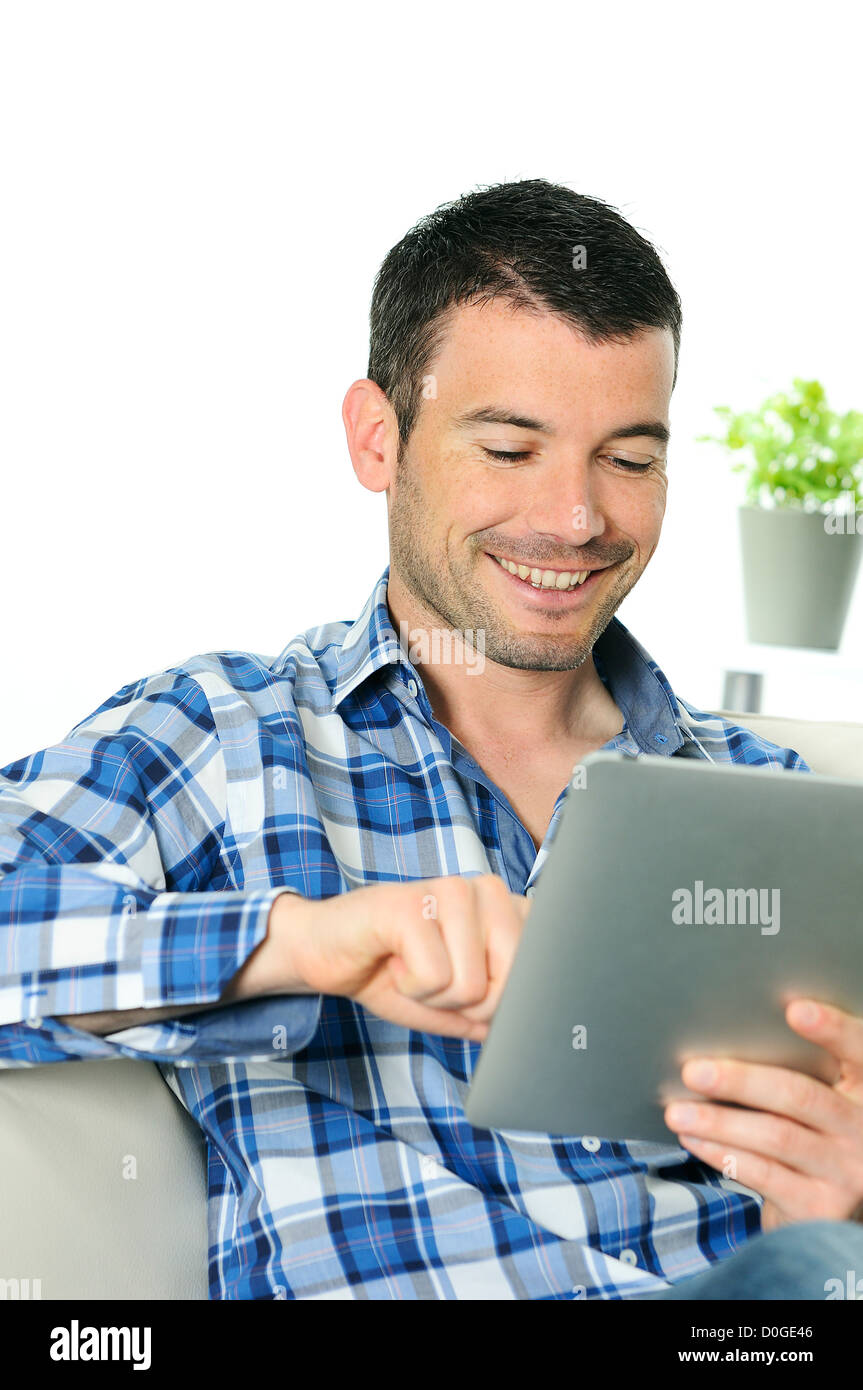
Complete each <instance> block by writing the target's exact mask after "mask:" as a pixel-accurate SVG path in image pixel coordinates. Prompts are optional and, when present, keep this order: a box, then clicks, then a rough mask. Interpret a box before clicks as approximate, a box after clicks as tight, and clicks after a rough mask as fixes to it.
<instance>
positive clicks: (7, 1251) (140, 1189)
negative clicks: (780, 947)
mask: <svg viewBox="0 0 863 1390" xmlns="http://www.w3.org/2000/svg"><path fill="white" fill-rule="evenodd" d="M721 713H722V714H723V715H725V717H726V718H729V719H733V720H734V722H735V723H738V724H743V725H745V726H746V727H748V728H750V729H753V730H754V731H755V732H756V733H759V734H761V735H763V736H764V737H765V738H768V739H770V740H771V741H772V742H774V743H778V744H780V745H782V746H783V747H790V748H794V749H796V750H797V752H799V753H800V754H801V755H802V757H803V758H805V759H806V761H807V762H808V763H809V765H810V767H812V769H813V771H815V772H821V773H828V774H831V775H834V776H839V777H851V778H855V779H860V780H863V724H846V723H820V722H816V721H810V720H795V719H783V718H775V717H770V716H767V715H755V714H743V713H739V712H734V711H727V710H723V711H721ZM130 1158H132V1159H134V1168H135V1176H134V1177H133V1178H132V1177H128V1178H125V1179H124V1178H122V1177H121V1176H118V1175H121V1174H122V1172H123V1171H124V1167H123V1165H124V1164H125V1165H126V1168H127V1170H128V1169H129V1159H130ZM0 1193H2V1197H0V1203H2V1206H0V1212H2V1215H0V1297H4V1296H5V1297H6V1298H19V1299H20V1298H34V1297H37V1298H42V1299H59V1298H74V1299H75V1300H79V1299H100V1298H107V1299H137V1298H140V1299H206V1298H207V1297H208V1288H207V1282H208V1281H207V1196H206V1145H205V1141H204V1137H203V1134H202V1132H201V1131H200V1129H199V1128H198V1126H197V1125H196V1124H195V1122H194V1121H193V1120H192V1119H191V1118H190V1117H189V1115H188V1114H187V1113H186V1111H185V1110H184V1109H183V1107H182V1106H181V1105H180V1103H179V1102H178V1101H177V1099H176V1098H175V1096H174V1094H173V1092H172V1091H171V1090H170V1089H169V1088H168V1086H167V1085H166V1084H165V1081H164V1079H163V1077H162V1075H161V1072H160V1071H159V1070H158V1068H157V1067H156V1066H155V1064H154V1063H152V1062H136V1061H132V1060H130V1059H126V1058H120V1059H112V1060H110V1061H90V1062H62V1063H55V1064H53V1065H50V1066H38V1067H24V1068H7V1069H3V1070H0Z"/></svg>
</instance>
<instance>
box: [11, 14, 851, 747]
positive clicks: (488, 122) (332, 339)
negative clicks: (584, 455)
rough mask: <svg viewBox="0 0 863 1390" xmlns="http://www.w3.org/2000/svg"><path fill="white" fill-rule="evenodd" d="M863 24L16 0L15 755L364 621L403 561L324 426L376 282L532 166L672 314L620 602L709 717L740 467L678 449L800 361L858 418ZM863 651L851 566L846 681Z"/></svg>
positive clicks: (728, 600) (726, 629) (732, 571)
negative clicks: (383, 269) (103, 708)
mask: <svg viewBox="0 0 863 1390" xmlns="http://www.w3.org/2000/svg"><path fill="white" fill-rule="evenodd" d="M853 13H854V12H853V9H852V7H851V6H849V5H848V4H847V3H833V2H831V0H828V2H827V3H824V0H822V3H820V4H819V5H818V6H816V7H813V6H811V5H805V6H804V5H802V4H786V3H783V4H768V3H752V0H750V3H744V4H740V3H726V4H723V5H722V6H711V7H709V8H703V7H698V6H694V5H692V4H689V3H687V4H672V3H662V2H661V0H659V3H655V4H651V5H645V4H638V5H632V4H630V5H624V4H619V3H618V4H615V5H614V6H612V7H609V8H608V9H603V8H602V7H600V6H596V5H593V4H592V5H590V6H588V7H583V6H580V5H577V4H569V3H567V4H549V3H546V0H533V3H531V4H529V5H528V4H525V5H523V6H511V5H505V4H497V3H496V4H494V5H484V4H483V5H479V4H470V3H459V4H451V3H441V2H440V0H436V3H435V4H433V5H420V6H408V5H404V4H384V3H379V0H370V3H368V4H363V5H361V6H355V7H350V8H348V7H344V8H342V7H340V6H339V5H335V6H334V5H322V6H320V7H319V8H318V9H317V10H313V9H312V8H311V7H307V6H303V7H298V6H296V5H294V4H287V3H285V4H272V3H259V2H257V0H252V2H251V3H248V2H246V3H232V4H224V3H213V0H208V3H206V4H199V3H190V0H170V3H164V2H162V0H147V3H124V0H111V3H86V2H85V0H75V3H68V0H66V3H62V4H58V3H40V0H26V3H24V2H23V0H21V3H7V4H5V5H3V6H2V8H0V129H2V132H3V134H2V143H0V187H2V200H3V215H2V219H0V449H2V532H0V535H2V575H3V590H2V594H3V604H2V612H3V629H2V680H0V765H3V764H5V763H6V762H8V761H10V760H12V759H13V758H18V757H21V756H22V755H24V754H25V753H30V752H33V751H35V750H36V749H38V748H40V747H44V746H47V745H48V744H50V743H53V742H56V741H59V740H60V739H61V738H62V737H63V735H64V734H65V732H66V731H67V730H68V729H69V728H70V727H71V726H72V725H73V724H74V723H76V722H77V721H78V720H79V719H82V718H83V717H84V716H85V715H87V714H88V713H90V711H91V710H92V709H94V708H95V707H96V706H97V705H98V704H100V703H101V702H102V700H104V699H105V698H107V696H108V695H110V694H112V693H113V692H114V691H115V690H117V689H118V688H119V687H120V686H122V685H124V684H126V683H127V682H128V681H132V680H136V679H138V678H139V677H140V676H142V675H146V674H148V673H150V672H153V671H158V670H162V669H164V668H165V667H167V666H170V665H173V664H175V663H178V662H181V661H183V660H184V659H185V658H186V657H188V656H190V655H192V654H194V653H197V652H203V651H211V650H221V649H240V650H246V651H255V652H261V653H268V654H271V655H275V654H277V653H278V652H279V651H281V650H282V648H283V647H284V646H285V645H286V643H287V642H288V641H289V640H290V639H291V637H293V636H294V635H295V634H296V633H297V632H299V631H302V630H304V629H305V628H307V627H311V626H313V625H315V624H317V623H319V622H324V621H328V620H331V619H340V618H353V617H354V616H356V614H357V612H358V611H359V608H360V606H361V604H362V602H363V600H364V599H365V597H366V596H367V594H368V592H369V590H370V588H371V586H372V584H373V582H374V580H375V579H376V578H377V576H378V575H379V573H380V572H381V570H382V569H383V567H384V565H385V564H386V562H387V535H386V502H385V499H384V497H383V495H382V494H378V495H372V494H370V493H367V492H364V491H363V490H362V489H361V487H360V486H359V484H358V483H357V481H356V479H355V477H354V474H353V472H352V469H351V466H350V460H349V458H348V454H347V449H346V446H345V441H344V432H343V427H342V423H341V418H340V409H341V402H342V398H343V396H344V393H345V390H346V388H347V386H348V385H349V384H350V382H351V381H353V380H354V379H356V378H357V377H362V376H364V375H365V373H366V366H367V347H368V342H367V313H368V304H369V297H370V293H371V286H372V280H373V277H374V274H375V271H376V270H377V267H378V265H379V263H380V261H381V260H382V258H383V256H384V255H385V253H386V251H387V250H388V249H389V248H390V246H392V245H393V244H394V243H395V242H396V241H397V240H398V239H399V238H400V237H401V236H402V235H403V234H404V232H405V231H406V230H407V229H408V228H409V227H410V226H411V225H412V224H413V223H414V222H415V221H416V220H417V219H418V218H419V217H420V216H421V215H422V214H423V213H425V212H428V211H430V210H431V209H432V208H433V207H435V206H437V205H438V204H440V203H442V202H445V201H448V200H449V199H451V198H454V197H457V196H458V195H459V194H461V193H464V192H467V191H469V190H470V189H472V188H475V187H477V186H478V185H481V184H488V183H494V182H498V181H500V180H505V179H516V178H528V177H544V178H548V179H551V180H554V181H559V182H563V183H566V184H568V185H570V186H571V187H572V188H574V189H576V190H578V191H579V192H583V193H587V194H591V195H593V196H595V197H600V198H602V199H604V200H605V201H607V202H610V203H611V204H613V205H614V206H615V207H617V208H618V209H619V210H620V211H621V212H622V213H623V214H624V215H625V216H626V217H628V218H629V220H630V221H632V222H633V223H634V224H635V225H636V226H637V227H638V229H639V230H640V231H641V232H643V233H644V234H645V235H647V236H648V237H649V238H650V239H651V240H653V241H654V243H655V244H656V245H657V247H658V249H659V251H660V254H661V255H662V256H663V259H664V260H665V263H666V265H667V267H668V270H669V273H670V274H671V277H672V279H673V280H674V282H675V284H676V286H677V288H678V290H679V292H680V294H681V297H682V299H683V307H684V334H683V348H682V358H681V365H680V375H679V379H678V384H677V388H676V391H675V394H674V397H673V401H672V418H671V423H672V431H673V440H672V446H671V451H670V454H669V459H670V464H669V470H670V472H669V476H670V479H671V485H670V490H669V505H668V511H667V514H666V521H665V527H664V531H663V537H662V541H661V543H660V547H659V550H658V552H657V554H656V556H655V557H654V559H653V561H652V562H651V565H650V567H649V569H648V571H647V573H646V574H645V576H644V578H643V579H642V581H641V583H640V584H639V585H638V586H637V588H636V590H635V591H634V593H633V595H632V596H631V597H630V598H629V599H628V600H627V601H626V603H625V604H624V606H623V607H622V609H621V610H620V616H621V618H622V620H623V621H624V622H625V623H627V625H628V626H629V627H630V628H631V629H632V630H633V631H634V632H635V634H636V636H638V637H639V638H640V639H641V640H642V641H643V642H644V643H645V645H646V646H647V647H648V649H649V650H651V652H652V653H653V655H654V656H655V657H656V659H657V660H658V661H659V662H660V664H661V665H662V666H663V667H664V668H665V670H666V671H667V673H668V674H669V676H670V678H671V680H672V683H673V684H674V685H675V687H676V688H677V690H678V693H679V694H681V695H682V696H683V697H684V698H686V699H689V700H691V701H693V702H695V703H701V704H702V705H709V706H715V705H716V703H718V701H719V698H720V687H719V672H720V671H721V668H722V666H723V665H725V664H728V658H729V654H730V653H732V652H733V651H734V650H735V644H737V643H739V641H740V640H741V638H742V617H741V599H740V585H739V579H738V569H739V560H738V542H737V531H736V518H735V508H736V505H737V503H738V501H739V500H741V498H742V483H741V480H740V478H739V477H738V476H737V475H735V474H732V473H731V472H730V470H729V466H728V461H727V458H726V455H725V454H724V453H723V452H722V451H720V450H718V449H716V448H714V446H711V445H706V444H697V443H695V442H694V437H695V435H696V434H698V433H701V432H705V431H711V430H712V429H713V428H714V426H715V424H716V421H715V419H714V417H713V414H712V407H713V406H714V405H718V404H722V403H727V404H730V405H732V406H733V407H734V408H736V409H742V408H749V407H753V406H756V405H757V404H759V403H760V401H761V400H762V398H763V397H764V396H765V395H767V394H768V393H769V392H770V391H773V390H777V389H783V388H785V387H787V386H790V383H791V378H792V377H793V376H795V375H796V376H815V377H818V378H819V379H820V380H821V381H823V382H824V383H825V385H826V387H827V391H828V397H829V399H830V402H831V404H832V405H833V406H834V408H837V409H840V410H845V409H848V408H849V407H852V406H854V407H856V408H861V407H863V399H861V397H863V373H861V352H860V325H861V308H863V288H862V287H863V277H861V272H860V255H861V250H860V247H861V174H860V157H861V139H860V136H861V117H860V29H859V21H855V20H854V18H853ZM855 23H856V24H857V25H858V27H857V29H856V30H852V28H851V27H850V26H851V25H852V24H855ZM861 637H863V579H861V581H860V584H859V585H858V590H857V593H856V597H855V603H854V608H853V611H852V614H851V618H850V620H849V624H848V628H847V630H846V637H845V641H844V644H843V648H842V651H841V652H840V653H839V654H838V656H837V657H836V658H833V659H832V660H833V661H834V664H839V665H841V666H842V667H843V668H844V667H853V666H855V665H856V664H857V662H858V657H857V653H858V652H859V651H860V649H861ZM805 669H806V659H805V658H803V657H801V664H800V670H801V672H804V671H805ZM792 684H793V682H792ZM859 688H860V687H857V689H858V690H859ZM786 693H787V692H786ZM853 698H856V696H855V697H853ZM773 712H780V713H781V712H786V711H785V710H781V709H780V710H774V711H773ZM791 712H802V711H791ZM831 713H836V714H842V715H844V716H845V717H852V718H853V717H855V716H854V712H853V710H851V709H848V708H841V709H840V708H839V707H838V706H837V707H836V708H835V709H834V708H832V707H831V709H827V710H824V711H823V714H824V715H825V716H829V715H830V714H831ZM857 717H858V718H860V719H863V708H861V709H860V710H859V713H858V714H857Z"/></svg>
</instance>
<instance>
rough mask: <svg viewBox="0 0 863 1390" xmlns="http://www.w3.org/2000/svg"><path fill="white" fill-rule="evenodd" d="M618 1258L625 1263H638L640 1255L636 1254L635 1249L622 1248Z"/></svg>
mask: <svg viewBox="0 0 863 1390" xmlns="http://www.w3.org/2000/svg"><path fill="white" fill-rule="evenodd" d="M618 1259H619V1260H621V1261H622V1262H623V1264H625V1265H637V1264H638V1256H637V1255H636V1253H635V1251H634V1250H621V1252H620V1254H619V1255H618Z"/></svg>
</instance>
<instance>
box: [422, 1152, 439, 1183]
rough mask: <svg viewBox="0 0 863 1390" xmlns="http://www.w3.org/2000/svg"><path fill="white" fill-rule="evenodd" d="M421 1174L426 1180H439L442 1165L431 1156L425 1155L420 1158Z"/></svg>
mask: <svg viewBox="0 0 863 1390" xmlns="http://www.w3.org/2000/svg"><path fill="white" fill-rule="evenodd" d="M420 1172H421V1173H422V1175H423V1177H424V1178H437V1177H439V1176H440V1164H439V1163H437V1162H436V1160H435V1159H433V1158H432V1157H431V1155H430V1154H423V1155H422V1157H421V1158H420Z"/></svg>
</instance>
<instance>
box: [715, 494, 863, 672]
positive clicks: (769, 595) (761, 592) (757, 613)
mask: <svg viewBox="0 0 863 1390" xmlns="http://www.w3.org/2000/svg"><path fill="white" fill-rule="evenodd" d="M825 520H826V517H825V514H824V513H823V512H804V511H797V510H796V509H794V508H790V507H777V508H775V509H772V510H768V509H767V508H766V507H741V508H740V540H741V545H742V548H743V588H744V595H745V601H746V627H747V633H748V637H749V640H750V642H764V643H768V644H770V645H771V646H780V647H818V648H821V649H823V650H828V651H835V650H836V649H837V648H838V646H839V643H840V642H841V640H842V629H843V627H844V625H845V618H846V616H847V613H848V606H849V604H850V602H851V595H852V593H853V591H854V581H855V579H856V577H857V570H858V567H859V565H860V554H861V544H863V536H861V535H858V534H857V531H856V530H851V531H847V530H846V529H845V527H846V526H853V525H854V516H853V515H851V516H850V517H848V518H846V517H839V518H834V521H833V523H831V524H832V525H834V526H836V525H840V526H841V527H842V529H841V530H839V531H835V532H831V531H829V530H827V529H826V527H825Z"/></svg>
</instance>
